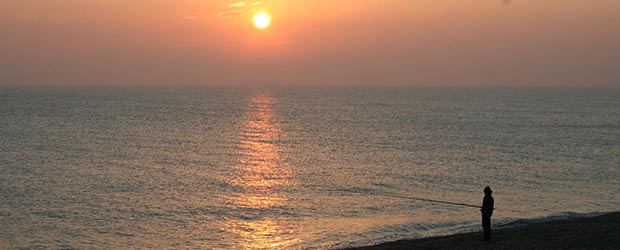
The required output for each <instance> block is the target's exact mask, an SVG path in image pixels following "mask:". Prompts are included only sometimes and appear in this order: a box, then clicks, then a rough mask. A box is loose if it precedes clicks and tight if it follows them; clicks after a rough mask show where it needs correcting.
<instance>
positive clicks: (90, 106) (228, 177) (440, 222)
mask: <svg viewBox="0 0 620 250" xmlns="http://www.w3.org/2000/svg"><path fill="white" fill-rule="evenodd" d="M486 185H490V186H491V187H492V188H493V189H494V191H495V192H494V197H495V202H496V206H497V207H498V209H497V210H496V212H495V214H494V219H495V220H494V222H495V223H497V224H502V223H508V222H510V221H513V220H517V219H523V218H541V217H546V216H553V215H561V214H565V213H591V212H603V211H615V210H620V90H619V89H598V90H593V89H484V88H462V89H450V88H434V89H422V88H411V89H312V90H282V89H280V90H231V89H209V88H205V89H186V90H179V89H157V90H148V89H25V88H4V89H0V201H1V202H0V248H18V247H29V248H38V247H41V248H63V249H72V248H76V249H84V248H106V249H109V248H114V249H131V248H203V249H295V248H310V249H313V248H334V247H344V246H355V245H366V244H372V243H377V242H382V241H388V240H395V239H402V238H417V237H424V236H431V235H440V234H449V233H456V232H463V231H471V230H478V229H479V227H480V226H479V216H480V214H479V211H478V210H477V209H476V208H467V207H457V206H449V205H442V204H434V203H427V202H420V201H412V200H406V199H398V198H390V197H384V196H377V195H373V194H375V193H388V194H399V195H408V196H415V197H422V198H429V199H440V200H446V201H453V202H462V203H470V204H479V203H480V202H481V200H482V189H483V188H484V186H486Z"/></svg>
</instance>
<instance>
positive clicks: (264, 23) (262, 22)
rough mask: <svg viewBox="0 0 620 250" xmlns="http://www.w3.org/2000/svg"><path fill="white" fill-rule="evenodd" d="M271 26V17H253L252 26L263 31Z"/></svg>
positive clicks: (257, 15) (264, 15) (263, 14)
mask: <svg viewBox="0 0 620 250" xmlns="http://www.w3.org/2000/svg"><path fill="white" fill-rule="evenodd" d="M270 24H271V17H270V16H269V15H268V14H266V13H263V12H261V13H257V14H256V15H254V26H256V28H259V29H265V28H267V27H269V25H270Z"/></svg>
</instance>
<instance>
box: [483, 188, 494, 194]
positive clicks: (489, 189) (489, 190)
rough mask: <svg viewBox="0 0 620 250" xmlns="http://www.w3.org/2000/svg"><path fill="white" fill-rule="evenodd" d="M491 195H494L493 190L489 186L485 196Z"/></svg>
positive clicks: (485, 189) (485, 190)
mask: <svg viewBox="0 0 620 250" xmlns="http://www.w3.org/2000/svg"><path fill="white" fill-rule="evenodd" d="M491 193H493V190H491V187H489V186H487V187H485V188H484V194H485V195H491Z"/></svg>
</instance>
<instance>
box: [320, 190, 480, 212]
mask: <svg viewBox="0 0 620 250" xmlns="http://www.w3.org/2000/svg"><path fill="white" fill-rule="evenodd" d="M330 191H333V192H350V193H357V194H368V195H374V196H383V197H392V198H401V199H407V200H416V201H424V202H433V203H441V204H447V205H454V206H463V207H475V208H481V206H476V205H470V204H465V203H458V202H450V201H442V200H433V199H426V198H419V197H412V196H405V195H398V194H386V193H377V192H369V193H363V192H361V191H353V190H347V191H337V190H330Z"/></svg>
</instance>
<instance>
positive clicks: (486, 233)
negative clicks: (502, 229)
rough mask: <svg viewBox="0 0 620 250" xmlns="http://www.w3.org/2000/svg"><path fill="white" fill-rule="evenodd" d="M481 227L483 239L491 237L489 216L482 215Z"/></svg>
mask: <svg viewBox="0 0 620 250" xmlns="http://www.w3.org/2000/svg"><path fill="white" fill-rule="evenodd" d="M482 228H483V229H484V239H485V240H490V239H491V217H486V216H483V217H482Z"/></svg>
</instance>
